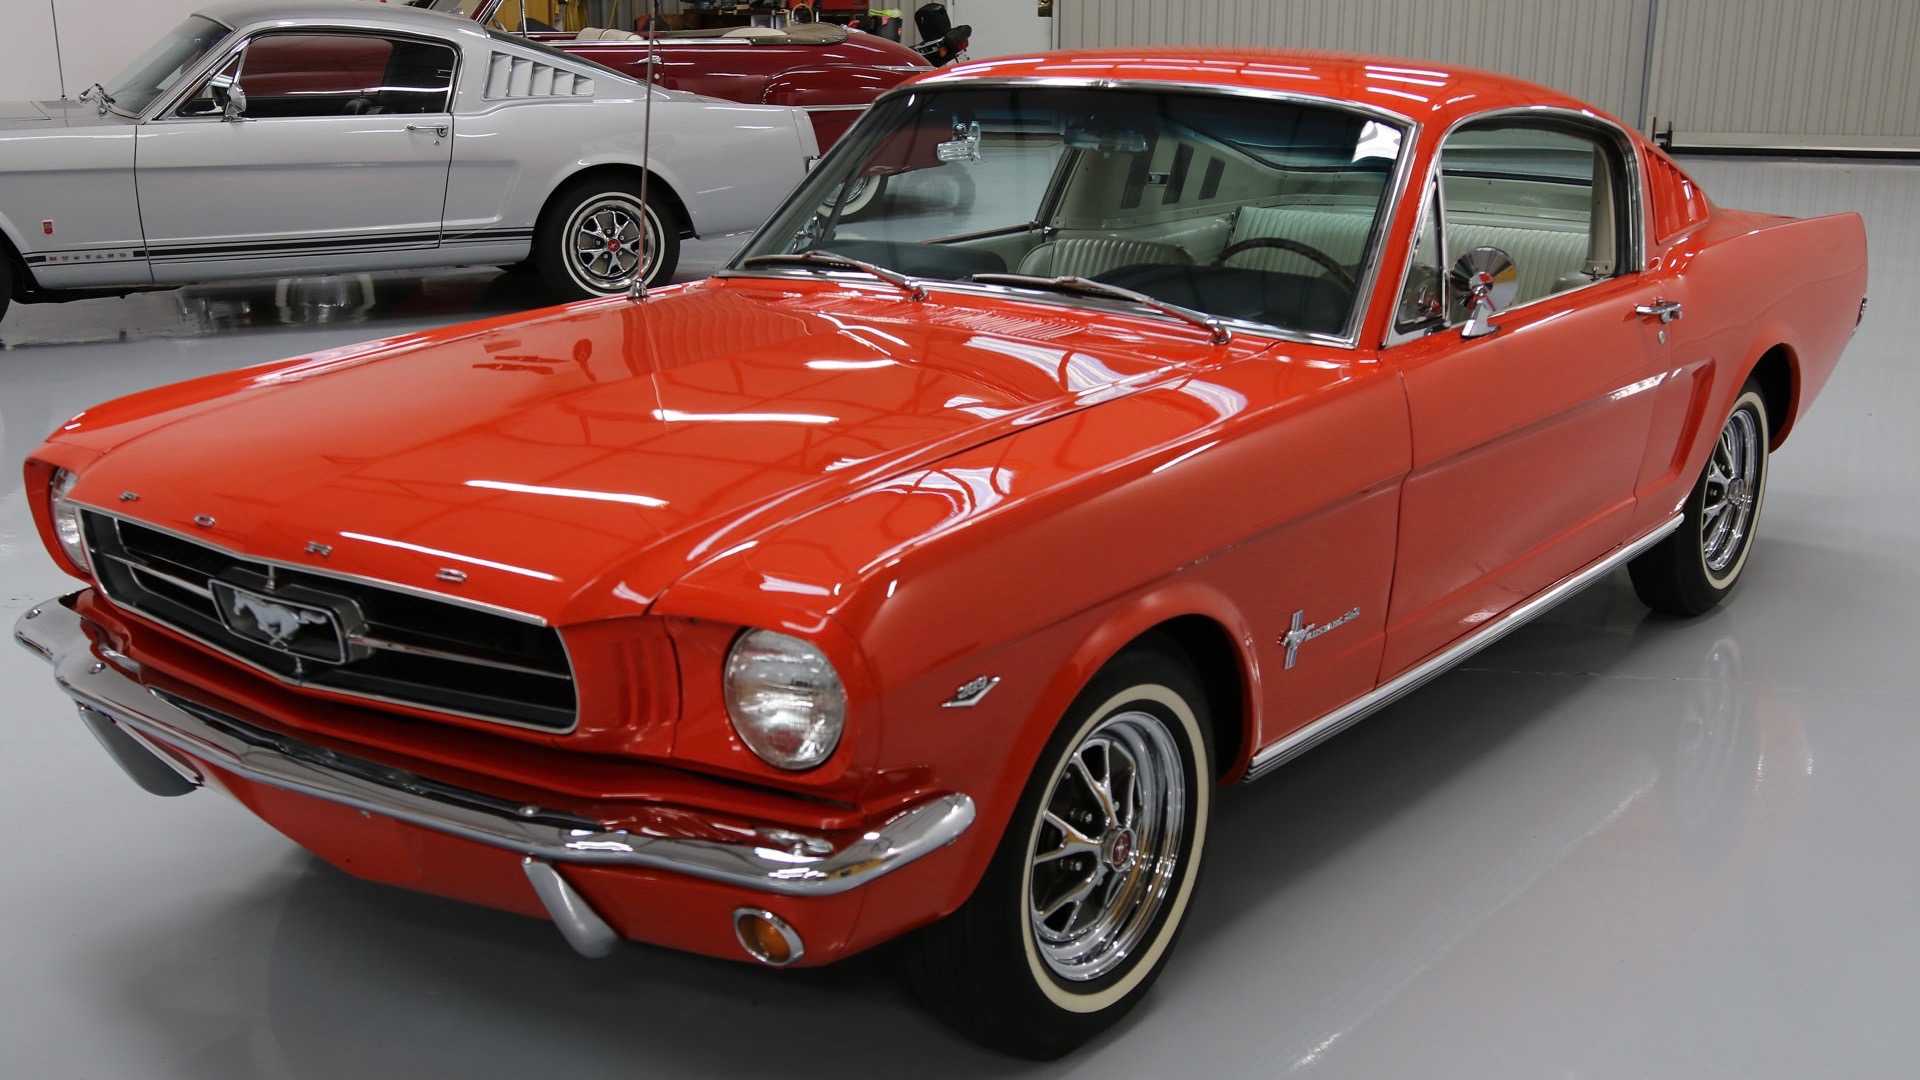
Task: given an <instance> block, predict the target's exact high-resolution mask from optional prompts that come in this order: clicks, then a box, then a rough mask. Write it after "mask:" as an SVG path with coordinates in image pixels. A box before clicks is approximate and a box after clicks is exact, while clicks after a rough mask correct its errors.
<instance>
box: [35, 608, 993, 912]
mask: <svg viewBox="0 0 1920 1080" xmlns="http://www.w3.org/2000/svg"><path fill="white" fill-rule="evenodd" d="M38 610H39V614H38V615H33V616H23V617H22V618H21V619H20V620H19V621H18V622H16V623H15V624H14V629H13V634H14V637H15V638H16V639H18V640H19V641H20V643H21V644H23V645H25V646H26V647H27V648H28V649H30V650H32V651H33V652H35V653H37V654H39V655H40V656H43V657H46V658H47V659H48V660H49V661H50V662H51V663H52V664H53V665H54V681H55V682H57V683H58V684H59V685H60V688H61V689H62V690H64V691H65V692H66V693H67V695H68V696H69V697H71V698H73V699H74V701H76V702H77V703H79V704H80V705H81V706H82V707H83V708H86V709H91V710H93V711H94V712H96V713H100V714H104V715H105V717H106V718H108V719H109V720H111V721H112V723H113V724H114V725H115V726H116V727H118V728H122V729H125V730H127V731H129V732H134V733H138V734H139V735H141V736H144V737H145V738H146V739H147V740H150V741H151V742H152V743H156V744H159V745H160V746H161V747H162V748H163V749H164V750H165V751H167V752H168V753H169V756H171V755H172V754H175V753H178V754H185V755H187V756H189V757H191V758H194V759H197V760H199V761H204V762H207V763H209V764H211V765H214V766H217V767H218V768H220V769H223V770H225V771H227V772H231V773H234V774H236V775H238V776H241V777H243V778H245V779H247V780H250V781H253V782H255V783H261V784H266V785H268V786H271V787H276V788H280V789H281V790H284V791H291V792H295V793H297V794H301V795H307V796H311V797H313V798H316V799H322V800H325V801H327V802H331V803H337V804H339V805H342V806H350V807H353V808H355V809H358V810H365V811H367V812H369V813H375V814H380V815H382V816H384V817H389V818H393V819H395V820H398V821H404V822H407V823H408V824H411V825H417V826H420V827H421V828H425V829H432V830H434V831H435V832H441V833H445V834H447V835H449V836H455V837H459V838H461V839H463V840H471V841H474V842H475V843H480V844H485V845H487V846H488V847H495V848H501V849H503V850H506V851H511V852H514V853H517V854H519V855H522V856H530V857H532V858H534V859H538V860H543V861H545V862H549V863H591V864H594V865H597V866H615V867H647V868H651V869H658V870H667V871H671V872H674V873H680V874H686V875H688V876H689V877H695V878H701V879H703V880H707V881H718V882H722V883H725V884H728V885H736V886H740V887H743V888H748V889H755V890H758V891H761V892H768V893H775V894H779V895H784V896H829V895H833V894H835V893H842V892H846V891H848V890H850V889H856V888H859V887H860V886H862V885H865V884H866V883H868V882H869V881H872V880H873V879H875V878H877V877H880V876H882V875H885V874H888V873H891V872H893V871H894V870H898V869H899V868H900V867H902V866H905V865H906V864H908V863H910V862H913V861H914V860H916V859H919V858H921V857H922V856H925V855H928V854H930V853H932V852H934V851H936V850H938V849H940V848H942V847H945V846H946V845H947V844H949V843H952V842H953V841H954V840H955V839H956V838H957V837H959V835H960V834H961V833H963V832H965V831H966V830H967V827H968V826H970V825H972V824H973V818H974V805H973V799H971V798H969V797H968V796H966V795H961V794H950V795H940V796H936V797H934V798H930V799H928V800H926V801H925V802H922V803H919V804H918V805H915V806H913V807H910V808H908V809H906V810H903V811H901V812H900V813H898V814H896V815H894V816H893V817H892V818H890V819H888V820H887V821H885V822H882V823H879V824H877V825H875V826H873V827H872V828H870V829H867V830H866V831H864V832H861V833H853V834H851V836H850V837H843V838H841V839H840V840H839V841H838V842H837V843H836V841H835V840H833V839H829V838H827V837H821V836H809V835H804V834H800V833H795V832H792V831H790V830H786V829H781V828H777V827H768V828H756V829H752V830H743V829H741V828H740V827H738V826H736V825H729V824H724V823H720V822H714V823H713V827H712V828H711V829H708V830H705V831H706V832H707V834H708V835H726V834H728V833H731V834H732V835H735V836H738V837H739V839H737V840H727V841H720V840H713V839H705V838H697V837H689V836H687V835H685V834H686V833H687V832H688V829H687V826H686V825H685V822H686V821H687V820H689V819H691V820H695V821H705V820H707V817H706V815H704V814H702V813H700V812H698V811H691V810H685V809H681V808H676V807H649V808H646V809H644V810H642V811H640V812H641V813H656V812H657V813H658V814H660V815H661V818H660V820H661V827H660V828H659V829H645V830H637V831H628V830H625V829H608V828H605V827H603V826H601V825H600V823H598V822H596V821H593V820H590V819H587V818H583V817H580V816H578V815H574V814H568V813H565V812H561V811H553V810H547V809H543V808H541V807H539V806H520V807H515V808H507V807H505V806H503V805H501V803H502V800H499V799H496V798H494V797H493V796H490V795H487V794H485V793H483V792H478V791H472V790H468V789H464V788H459V787H456V786H454V785H451V784H445V783H441V782H439V781H435V780H433V779H431V778H428V777H422V776H417V775H414V774H411V773H406V772H403V771H401V770H398V769H394V768H390V767H388V766H385V765H381V764H379V763H377V762H372V761H365V760H359V759H355V758H351V757H349V756H347V755H345V754H340V753H337V752H335V751H332V750H328V749H325V748H322V747H319V746H314V745H311V744H308V743H303V742H301V741H299V740H297V739H293V738H290V737H288V736H285V735H282V734H280V733H278V732H272V731H267V730H265V729H262V728H257V727H254V726H253V725H251V724H248V723H246V722H244V721H242V720H239V719H237V718H234V717H231V716H228V715H226V714H225V713H224V712H222V711H221V710H219V709H217V708H213V707H210V706H207V705H205V704H203V703H199V702H188V701H186V700H185V699H181V698H177V697H174V696H172V695H165V696H163V695H162V694H160V693H159V692H156V691H150V690H148V689H147V688H146V687H144V686H142V685H141V684H140V683H138V682H136V681H135V680H134V679H133V678H131V677H129V676H128V675H126V674H125V673H123V672H122V671H121V670H120V669H119V668H116V667H113V666H110V665H108V664H105V663H102V662H101V661H99V660H98V659H96V658H95V655H94V651H93V647H92V644H91V642H90V640H89V638H88V636H87V632H86V630H85V628H84V626H83V624H82V621H81V618H80V616H79V615H78V614H76V613H75V612H74V611H73V609H72V608H70V607H68V606H67V605H66V604H64V603H61V602H59V601H49V602H48V603H46V604H43V605H40V606H39V608H38ZM162 764H164V762H163V763H162ZM676 834H677V835H676ZM536 873H537V871H536ZM589 910H590V909H589ZM596 917H597V916H596ZM588 940H589V941H591V940H592V935H591V934H588ZM576 947H577V946H576Z"/></svg>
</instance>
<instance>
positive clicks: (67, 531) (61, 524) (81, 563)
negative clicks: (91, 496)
mask: <svg viewBox="0 0 1920 1080" xmlns="http://www.w3.org/2000/svg"><path fill="white" fill-rule="evenodd" d="M79 482H80V474H79V473H76V472H73V471H72V470H70V469H61V468H55V469H54V470H53V476H52V477H51V478H50V479H49V480H48V481H47V513H48V517H49V519H50V520H51V521H52V523H53V539H54V541H55V542H56V543H58V544H59V545H60V550H61V552H62V553H64V554H65V555H66V557H67V560H68V561H69V562H71V563H73V565H75V566H77V567H79V568H80V569H81V570H83V571H86V572H88V573H92V572H93V563H92V561H91V560H89V559H88V558H87V536H86V531H85V530H84V529H82V528H81V527H80V507H79V506H78V505H77V504H75V503H72V502H69V501H68V500H67V493H68V492H71V491H72V490H73V487H74V485H75V484H78V483H79Z"/></svg>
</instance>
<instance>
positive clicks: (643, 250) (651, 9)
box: [627, 0, 660, 303]
mask: <svg viewBox="0 0 1920 1080" xmlns="http://www.w3.org/2000/svg"><path fill="white" fill-rule="evenodd" d="M659 48H660V0H650V2H649V3H648V4H647V65H646V67H647V78H646V84H647V104H646V108H645V110H644V112H643V114H642V117H641V124H642V125H643V127H642V129H641V131H640V265H639V266H637V267H635V268H634V271H633V284H631V285H629V286H627V299H629V300H632V301H634V302H635V303H638V302H640V301H642V300H645V299H646V298H647V274H648V273H649V272H651V271H652V269H653V255H654V251H653V230H654V228H655V225H656V220H655V218H654V216H653V212H652V211H651V210H649V209H648V208H647V178H648V177H651V176H652V175H653V157H652V155H651V153H650V152H649V151H650V149H651V147H652V146H653V72H654V68H655V65H657V64H658V63H659V62H660V55H659Z"/></svg>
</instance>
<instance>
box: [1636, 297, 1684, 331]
mask: <svg viewBox="0 0 1920 1080" xmlns="http://www.w3.org/2000/svg"><path fill="white" fill-rule="evenodd" d="M1633 313H1634V314H1635V315H1652V316H1654V317H1656V318H1658V319H1659V320H1660V325H1662V326H1665V325H1666V324H1667V323H1670V322H1672V321H1673V320H1675V319H1677V318H1679V317H1680V301H1678V300H1655V301H1654V302H1653V303H1651V304H1641V305H1640V306H1638V307H1636V308H1634V309H1633Z"/></svg>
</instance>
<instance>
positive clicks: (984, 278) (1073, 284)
mask: <svg viewBox="0 0 1920 1080" xmlns="http://www.w3.org/2000/svg"><path fill="white" fill-rule="evenodd" d="M967 280H969V281H978V282H980V283H981V284H983V285H1017V286H1019V287H1021V288H1026V289H1047V290H1051V291H1053V292H1067V293H1082V294H1085V295H1087V296H1111V297H1113V298H1114V299H1116V300H1127V301H1130V302H1132V303H1135V304H1139V305H1140V306H1141V307H1149V308H1152V309H1153V310H1155V311H1158V312H1163V313H1165V314H1167V315H1171V316H1173V317H1174V318H1176V319H1179V320H1181V321H1182V322H1189V323H1192V324H1193V325H1195V326H1197V327H1199V328H1200V329H1202V330H1205V331H1206V332H1207V336H1208V337H1210V338H1211V339H1212V340H1213V343H1214V344H1215V345H1225V344H1226V343H1227V342H1229V341H1232V340H1233V331H1231V330H1228V329H1227V328H1226V326H1225V325H1224V324H1222V323H1221V322H1220V320H1219V319H1216V318H1214V317H1213V316H1211V315H1208V314H1207V313H1206V312H1204V311H1195V310H1193V309H1192V308H1189V307H1181V306H1180V305H1179V304H1169V303H1167V302H1166V301H1165V300H1161V299H1159V298H1157V297H1152V296H1148V295H1147V294H1146V293H1143V292H1135V291H1134V290H1132V289H1125V288H1121V287H1120V286H1118V285H1109V284H1107V283H1106V282H1104V281H1095V280H1093V279H1092V278H1084V277H1041V276H1040V275H1038V274H974V275H973V276H972V277H970V278H968V279H967Z"/></svg>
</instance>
